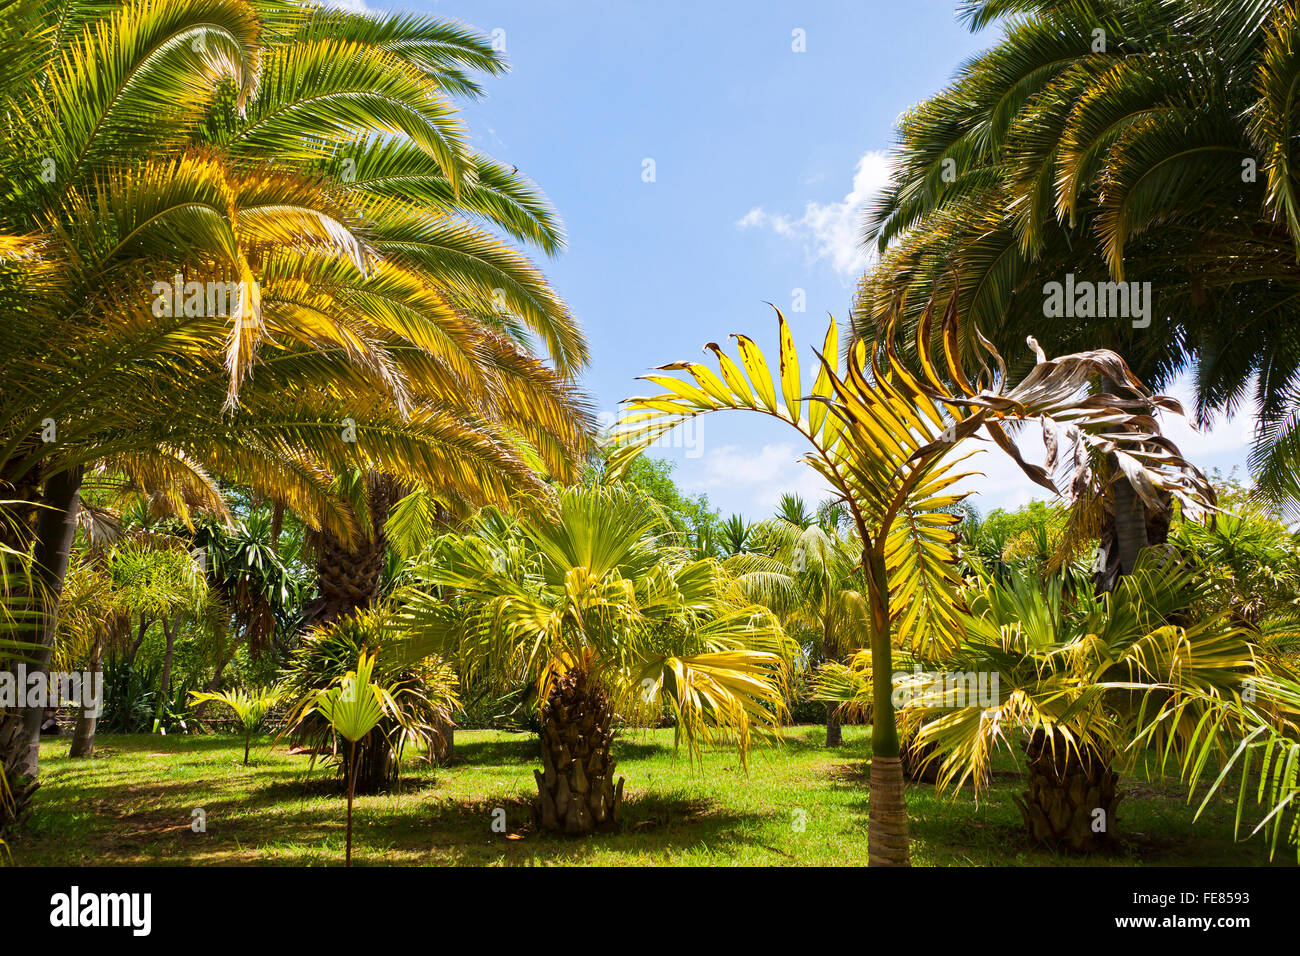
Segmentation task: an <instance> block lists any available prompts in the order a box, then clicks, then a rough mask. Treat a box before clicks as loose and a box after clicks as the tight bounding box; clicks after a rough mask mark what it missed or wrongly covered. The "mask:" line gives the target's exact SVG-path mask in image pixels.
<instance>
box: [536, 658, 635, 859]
mask: <svg viewBox="0 0 1300 956" xmlns="http://www.w3.org/2000/svg"><path fill="white" fill-rule="evenodd" d="M613 718H614V712H613V709H612V708H611V707H610V705H609V700H608V699H607V698H606V696H605V692H604V691H603V690H602V689H601V688H600V687H598V686H595V685H593V684H589V683H588V682H587V675H586V674H584V673H582V672H581V671H569V672H568V673H567V674H563V675H561V676H560V677H557V678H555V680H553V681H552V683H551V690H550V693H549V694H548V695H547V699H546V702H545V703H544V704H543V705H542V767H543V769H542V770H534V771H533V775H534V776H535V777H536V778H537V804H536V810H537V818H538V821H539V822H540V824H541V826H542V827H543V828H544V829H547V830H559V831H563V832H564V833H568V834H572V835H575V836H576V835H581V834H587V833H591V832H592V831H593V830H606V829H613V828H614V827H615V826H617V825H618V821H619V815H620V812H621V807H622V804H623V778H622V777H619V778H618V782H617V783H615V782H614V767H615V764H616V761H614V760H613V759H612V758H611V756H610V747H611V745H612V744H613V741H614V730H613V728H612V726H611V724H612V723H613Z"/></svg>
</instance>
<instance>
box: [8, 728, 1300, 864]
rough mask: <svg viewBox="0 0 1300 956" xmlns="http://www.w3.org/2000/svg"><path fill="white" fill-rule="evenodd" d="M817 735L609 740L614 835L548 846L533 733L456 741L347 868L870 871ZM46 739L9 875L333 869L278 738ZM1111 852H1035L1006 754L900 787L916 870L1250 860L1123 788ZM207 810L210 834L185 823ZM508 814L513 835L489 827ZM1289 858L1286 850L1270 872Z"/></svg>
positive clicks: (1213, 811) (1145, 792)
mask: <svg viewBox="0 0 1300 956" xmlns="http://www.w3.org/2000/svg"><path fill="white" fill-rule="evenodd" d="M823 733H824V731H823V729H822V728H820V727H797V728H793V729H791V730H790V731H789V734H788V737H787V740H786V743H785V745H784V746H783V747H782V748H780V749H773V748H764V749H760V750H758V751H756V752H755V753H754V754H753V756H752V758H751V761H750V767H749V770H748V772H746V771H745V770H744V769H743V768H742V767H741V766H740V762H739V760H738V759H737V757H736V755H735V753H734V751H726V750H721V749H719V750H715V751H713V752H710V753H707V754H706V756H705V761H704V764H703V766H702V767H701V766H700V765H698V764H696V765H692V764H691V763H690V762H689V761H688V760H687V759H686V756H685V754H684V753H683V754H682V755H681V756H680V757H674V754H673V749H672V731H670V730H657V731H648V732H634V733H630V734H626V735H625V736H624V737H623V738H622V739H621V740H620V741H619V742H618V743H617V744H616V745H615V753H616V756H617V758H618V761H619V765H618V772H619V773H620V774H622V775H623V776H625V777H626V778H627V803H626V804H625V807H624V817H623V826H622V829H621V830H620V831H619V832H618V833H615V834H611V835H600V836H595V837H592V838H589V839H577V840H574V839H568V838H565V837H557V836H550V835H543V834H541V833H539V832H537V830H536V829H535V828H534V826H533V823H532V816H531V809H530V801H531V799H532V796H533V794H534V792H535V789H534V783H533V773H532V771H533V768H534V767H535V766H537V765H538V761H537V758H536V754H537V746H536V743H535V741H534V739H533V738H532V737H531V736H530V735H526V734H512V733H505V732H499V731H461V732H458V733H457V735H456V749H457V759H456V762H455V763H454V764H453V765H452V766H450V767H446V768H430V767H429V766H428V765H427V764H425V763H423V762H422V761H418V760H416V759H414V758H408V760H407V763H406V767H405V770H404V773H403V775H402V785H401V788H400V790H399V791H398V792H395V793H390V794H384V795H378V796H360V797H358V798H357V802H356V810H355V813H356V817H355V827H356V834H355V840H354V847H353V861H354V864H357V865H366V864H371V865H376V864H420V865H448V864H456V865H459V864H464V865H549V864H588V865H599V864H605V865H642V864H651V865H661V866H662V865H733V864H736V865H777V866H805V865H858V864H865V863H866V862H867V839H866V828H867V800H868V788H867V780H866V765H865V760H866V759H867V757H868V754H869V747H868V742H867V740H868V732H867V729H866V728H861V727H846V728H845V731H844V733H845V745H844V746H843V747H842V748H840V749H839V750H834V751H831V750H827V749H825V748H823V747H822V746H821V741H822V737H823ZM67 752H68V744H67V742H66V741H46V742H44V743H43V744H42V751H41V760H42V777H43V780H44V783H43V785H42V787H41V790H40V791H39V793H38V796H37V806H36V811H35V814H34V816H33V818H32V819H31V820H30V821H29V822H28V823H27V824H26V825H24V826H23V827H22V828H20V829H19V830H18V831H17V832H16V833H14V835H13V836H12V838H11V839H10V840H9V842H10V846H11V848H12V851H13V855H14V862H15V863H16V864H19V865H22V864H37V865H60V864H61V865H93V864H99V865H103V864H110V865H111V864H173V865H176V864H193V865H202V864H256V863H269V864H286V865H300V866H301V865H316V864H320V865H326V864H328V865H338V864H341V863H342V859H343V831H344V800H343V797H342V796H341V794H340V792H339V791H338V790H337V789H335V787H334V785H333V777H332V775H331V772H330V771H329V769H328V768H326V767H324V766H323V765H322V764H319V763H318V764H317V768H316V770H315V772H314V773H313V774H311V776H307V774H306V772H307V765H308V758H306V757H302V756H290V755H289V754H288V753H287V748H286V746H285V744H284V742H283V741H276V742H271V741H269V740H268V739H266V738H263V739H261V740H258V741H255V743H254V746H253V753H252V758H251V762H250V766H248V767H244V766H242V765H241V764H242V760H243V739H242V737H240V738H236V737H233V736H230V737H225V736H223V737H161V736H156V737H150V736H129V737H105V738H103V739H102V740H101V741H100V749H99V753H98V755H97V756H96V758H95V759H94V760H92V761H74V760H69V759H68V757H67ZM1123 784H1124V786H1125V788H1126V789H1127V790H1128V791H1129V793H1128V795H1127V796H1126V797H1125V799H1124V801H1123V802H1122V803H1121V804H1120V819H1119V823H1118V826H1119V831H1120V833H1121V836H1122V843H1121V846H1120V849H1119V851H1118V852H1117V853H1116V854H1115V855H1114V856H1108V857H1098V858H1092V859H1080V858H1077V857H1064V856H1056V855H1054V854H1051V853H1047V852H1043V851H1040V850H1034V849H1030V848H1029V847H1028V845H1027V844H1026V842H1025V839H1024V837H1023V835H1022V832H1021V824H1020V816H1019V812H1018V811H1017V810H1016V808H1015V805H1014V804H1013V803H1012V800H1011V797H1012V795H1013V794H1014V793H1018V792H1019V791H1020V790H1021V789H1022V786H1023V785H1022V783H1021V780H1020V777H1019V775H1018V773H1017V772H1016V768H1015V763H1014V760H1013V759H1012V757H1011V756H1010V755H1006V756H1003V757H1002V758H1000V760H999V762H998V764H997V769H996V774H995V778H994V786H993V789H992V790H991V791H990V792H989V793H988V794H987V795H986V796H985V797H983V798H981V800H980V803H979V806H978V807H977V806H976V805H975V804H974V801H973V800H972V798H971V795H970V794H969V793H964V794H962V795H961V796H959V797H958V798H957V799H956V800H955V801H954V800H951V799H949V798H947V797H942V796H938V795H936V794H935V793H934V791H933V789H932V788H931V787H927V786H923V785H912V786H910V787H909V790H908V814H909V817H910V819H911V821H912V823H911V826H912V831H911V832H912V841H913V843H912V854H913V861H914V862H915V863H917V864H920V865H943V866H950V865H1070V864H1080V863H1083V864H1087V865H1254V864H1260V863H1266V862H1268V858H1267V850H1266V847H1264V845H1263V844H1262V843H1260V842H1259V841H1251V842H1250V843H1237V844H1234V842H1233V839H1232V814H1233V807H1232V805H1231V804H1230V803H1229V802H1227V801H1226V800H1224V801H1219V802H1215V803H1214V804H1212V806H1211V808H1210V809H1208V810H1207V811H1206V814H1205V815H1204V816H1203V817H1202V819H1201V820H1200V821H1199V822H1197V823H1195V824H1193V823H1192V816H1193V808H1191V807H1189V806H1188V805H1187V801H1186V792H1185V790H1183V789H1181V788H1180V787H1179V786H1178V785H1177V783H1176V781H1174V780H1172V779H1170V780H1165V781H1156V782H1150V781H1146V780H1134V779H1128V780H1125V781H1123ZM197 808H201V809H202V810H203V811H204V813H205V814H206V823H207V832H206V833H196V832H194V831H193V830H192V828H191V821H192V820H193V819H194V815H193V811H194V810H195V809H197ZM498 809H500V810H503V811H504V814H505V816H504V819H505V822H506V827H505V832H494V830H493V828H492V823H493V820H494V818H495V819H499V818H500V814H494V811H496V810H498ZM1293 860H1294V856H1293V855H1291V854H1288V853H1286V852H1282V851H1280V852H1279V854H1278V859H1277V861H1276V862H1277V863H1278V864H1279V865H1286V864H1289V863H1291V862H1292V861H1293Z"/></svg>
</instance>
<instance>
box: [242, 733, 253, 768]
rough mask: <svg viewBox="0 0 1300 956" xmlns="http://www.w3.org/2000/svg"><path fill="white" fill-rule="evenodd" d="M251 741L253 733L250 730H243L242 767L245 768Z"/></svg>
mask: <svg viewBox="0 0 1300 956" xmlns="http://www.w3.org/2000/svg"><path fill="white" fill-rule="evenodd" d="M252 741H253V732H252V731H251V730H245V731H244V766H245V767H247V766H248V747H249V745H250V744H251V743H252Z"/></svg>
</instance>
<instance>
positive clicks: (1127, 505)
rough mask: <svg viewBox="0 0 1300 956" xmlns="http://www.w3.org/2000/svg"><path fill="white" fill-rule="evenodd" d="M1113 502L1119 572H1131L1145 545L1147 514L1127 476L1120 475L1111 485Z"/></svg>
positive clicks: (1146, 543)
mask: <svg viewBox="0 0 1300 956" xmlns="http://www.w3.org/2000/svg"><path fill="white" fill-rule="evenodd" d="M1112 488H1113V491H1114V496H1115V497H1114V502H1115V544H1116V547H1118V548H1119V573H1120V574H1122V575H1123V574H1131V573H1132V572H1133V569H1134V568H1135V567H1136V566H1137V561H1138V555H1140V554H1141V553H1142V549H1143V548H1145V547H1147V545H1148V543H1149V542H1148V541H1147V516H1146V509H1144V508H1143V507H1142V500H1141V499H1140V498H1139V497H1138V496H1137V492H1135V491H1134V490H1133V486H1132V485H1131V484H1129V481H1128V479H1127V478H1125V477H1123V476H1122V475H1121V476H1120V478H1119V480H1118V481H1116V482H1115V484H1114V485H1113V486H1112Z"/></svg>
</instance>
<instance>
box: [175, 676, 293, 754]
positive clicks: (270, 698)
mask: <svg viewBox="0 0 1300 956" xmlns="http://www.w3.org/2000/svg"><path fill="white" fill-rule="evenodd" d="M284 696H285V692H284V691H283V690H282V689H280V688H276V687H271V688H253V689H250V690H233V691H226V692H224V693H213V692H211V691H202V692H200V691H191V692H190V704H191V705H192V706H196V707H197V706H198V705H199V704H202V703H204V702H209V703H213V704H222V705H224V706H226V707H229V708H230V709H231V710H232V711H233V712H234V714H235V719H236V720H238V721H239V726H240V727H242V728H243V730H244V766H245V767H247V766H248V748H249V746H250V745H251V743H252V740H253V734H254V733H256V732H257V730H258V728H260V727H261V726H262V721H263V720H264V719H265V718H266V715H267V714H269V713H270V712H271V709H272V708H273V707H275V705H276V704H278V703H279V702H280V701H281V700H283V699H284Z"/></svg>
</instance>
